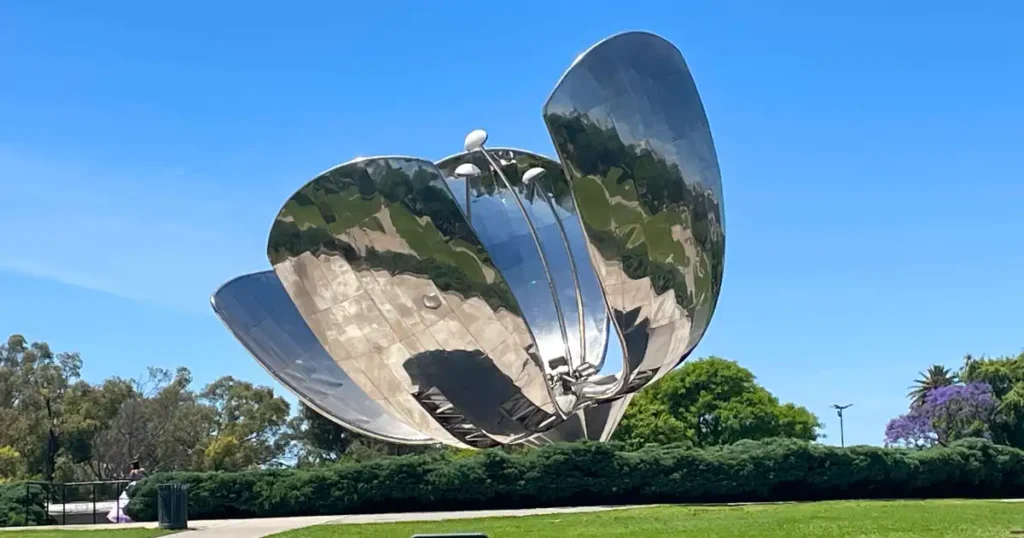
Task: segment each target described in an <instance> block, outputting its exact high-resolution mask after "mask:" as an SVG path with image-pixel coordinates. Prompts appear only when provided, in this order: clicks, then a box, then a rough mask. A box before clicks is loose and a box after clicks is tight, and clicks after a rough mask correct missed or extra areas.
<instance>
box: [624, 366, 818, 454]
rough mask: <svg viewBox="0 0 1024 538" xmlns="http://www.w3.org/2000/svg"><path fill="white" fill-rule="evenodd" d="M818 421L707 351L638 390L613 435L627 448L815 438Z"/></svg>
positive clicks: (804, 410) (803, 409)
mask: <svg viewBox="0 0 1024 538" xmlns="http://www.w3.org/2000/svg"><path fill="white" fill-rule="evenodd" d="M821 427H822V425H821V422H820V421H819V420H818V418H817V417H815V416H814V415H813V414H812V413H811V412H810V411H808V410H807V409H805V408H803V407H800V406H797V405H794V404H791V403H785V404H783V403H779V400H778V398H776V397H775V396H773V395H772V394H771V393H770V392H768V390H767V389H765V388H764V387H762V386H760V385H758V384H757V382H756V380H755V378H754V374H753V373H751V372H750V370H747V369H746V368H743V367H742V366H740V365H739V364H737V363H736V362H735V361H730V360H726V359H722V358H719V357H709V358H706V359H702V360H694V361H688V362H686V363H684V364H683V365H682V366H681V367H679V368H678V369H676V370H674V371H673V372H670V373H669V374H667V375H665V377H663V378H662V379H660V380H658V381H656V382H655V383H654V384H653V385H651V386H649V387H647V388H645V389H643V390H642V391H641V392H640V393H639V394H637V396H636V397H635V398H633V401H632V402H631V404H630V406H629V407H628V408H627V409H626V415H625V417H624V418H623V420H622V424H621V425H620V426H619V429H618V430H617V431H616V434H615V438H616V439H617V440H620V441H623V442H625V443H626V445H627V446H628V447H631V448H639V447H641V446H643V445H646V444H666V443H689V444H692V445H694V446H697V447H706V446H711V445H722V444H729V443H734V442H736V441H739V440H741V439H766V438H770V437H792V438H795V439H805V440H815V439H817V438H818V437H819V434H818V430H819V429H820V428H821Z"/></svg>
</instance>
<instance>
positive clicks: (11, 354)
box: [0, 334, 82, 481]
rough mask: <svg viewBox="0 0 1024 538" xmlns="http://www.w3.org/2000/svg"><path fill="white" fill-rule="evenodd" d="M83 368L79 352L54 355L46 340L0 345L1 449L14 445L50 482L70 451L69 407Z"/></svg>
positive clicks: (10, 341) (21, 338) (18, 338)
mask: <svg viewBox="0 0 1024 538" xmlns="http://www.w3.org/2000/svg"><path fill="white" fill-rule="evenodd" d="M81 370H82V359H81V357H80V356H79V355H78V353H66V352H62V353H54V352H53V351H51V350H50V346H49V345H48V344H46V343H45V342H33V343H32V344H31V345H29V344H28V341H27V340H26V339H25V337H24V336H21V335H18V334H16V335H13V336H11V337H10V338H9V339H8V340H7V343H6V344H4V345H2V346H0V409H2V411H3V412H2V413H0V445H6V444H9V445H13V446H14V447H15V448H16V449H18V450H19V452H21V454H23V455H25V457H26V460H27V463H28V466H29V467H30V471H31V472H32V473H33V474H35V473H40V474H42V475H43V477H44V478H45V479H46V480H47V481H52V480H53V477H54V473H55V471H56V468H57V463H58V459H59V458H60V457H61V456H62V455H63V454H64V452H65V449H66V448H67V443H66V436H67V434H68V433H69V431H71V428H70V426H72V425H73V422H74V417H73V414H72V413H69V412H68V409H66V406H65V404H66V402H67V396H68V393H69V391H70V390H71V389H72V387H74V386H75V384H76V383H77V382H78V380H79V378H80V374H81ZM8 436H9V437H12V438H13V439H12V441H13V442H11V443H8V442H6V439H5V437H8Z"/></svg>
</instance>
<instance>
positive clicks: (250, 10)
mask: <svg viewBox="0 0 1024 538" xmlns="http://www.w3.org/2000/svg"><path fill="white" fill-rule="evenodd" d="M150 4H152V3H148V2H141V3H140V2H89V3H87V4H86V3H82V2H71V1H65V2H16V1H13V0H11V1H4V0H0V249H2V250H0V334H3V335H7V334H10V333H14V332H20V333H23V334H25V335H26V336H27V337H28V338H29V339H32V340H45V341H49V342H50V343H51V345H52V346H54V347H55V348H56V349H57V350H77V351H80V352H81V353H82V355H83V358H84V361H85V375H86V377H87V378H88V379H89V380H91V381H99V380H101V379H103V378H104V377H106V376H110V375H120V376H126V377H133V376H138V375H141V374H142V373H144V372H145V367H146V366H148V365H155V366H161V367H167V368H173V367H176V366H178V365H184V366H187V367H189V368H190V369H191V370H192V371H193V373H194V374H195V377H196V379H197V381H199V382H201V383H205V382H208V381H211V380H212V379H214V378H216V377H218V376H221V375H225V374H231V375H235V376H239V377H242V378H246V379H252V380H255V381H257V382H261V383H271V382H272V381H271V380H270V378H269V377H268V376H267V375H266V374H264V373H263V371H262V370H261V369H260V367H259V366H258V365H257V364H256V363H255V362H254V361H253V360H252V359H251V358H250V357H249V356H248V355H247V354H246V352H245V351H244V350H243V348H242V347H241V345H239V344H238V343H237V342H235V341H234V339H233V338H232V337H231V336H230V335H229V333H228V332H227V330H225V329H224V327H223V326H222V325H221V324H220V323H219V321H218V320H217V319H216V318H215V317H214V315H213V313H212V312H211V310H210V308H209V303H208V297H209V294H210V293H211V292H212V291H213V290H214V289H215V288H216V287H217V286H218V285H219V284H221V283H222V282H224V281H226V280H228V279H230V278H232V277H234V276H236V275H240V274H243V273H247V272H253V271H259V270H263V269H266V268H268V267H269V265H268V262H267V259H266V257H265V242H266V234H267V232H268V230H269V227H270V223H271V219H272V218H273V216H274V215H275V214H276V212H277V210H278V209H279V208H280V204H281V203H282V202H283V201H284V200H285V199H286V198H287V197H288V196H289V195H290V194H291V193H292V192H293V191H294V190H295V189H296V188H297V187H298V186H300V185H301V184H302V183H303V182H304V181H306V180H308V179H309V178H311V177H312V176H313V175H315V174H317V173H318V172H320V171H321V170H323V169H325V168H328V167H330V166H332V165H334V164H337V163H340V162H343V161H346V160H349V159H350V158H352V157H355V156H360V155H362V156H366V155H374V154H408V155H415V156H421V157H425V158H440V157H444V156H446V155H450V154H452V153H455V152H457V151H458V150H459V149H460V148H461V144H462V140H463V137H464V136H465V134H466V133H467V132H468V131H469V130H471V129H474V128H485V129H487V130H488V131H489V132H490V134H491V144H493V145H511V146H517V147H523V148H529V149H533V150H536V151H540V152H543V153H548V154H552V153H553V151H552V149H551V142H550V139H549V137H548V134H547V132H546V130H545V129H544V125H543V122H542V120H541V115H540V110H541V105H542V104H543V102H544V100H545V99H546V98H547V95H548V93H549V92H550V91H551V89H552V88H553V87H554V84H555V82H556V81H557V80H558V77H559V76H560V75H561V73H562V72H563V70H564V69H565V68H566V67H568V65H569V64H570V62H571V61H572V60H573V58H575V56H576V55H577V54H579V53H580V52H582V51H583V50H585V49H586V48H587V47H588V46H589V45H591V44H592V43H594V42H595V41H597V40H599V39H600V38H602V37H605V36H607V35H609V34H612V33H616V32H619V31H623V30H631V29H645V30H650V31H654V32H656V33H659V34H661V35H663V36H665V37H667V38H668V39H669V40H671V41H673V42H674V43H675V44H676V45H677V46H678V47H679V48H680V50H681V51H682V52H683V54H684V56H685V57H686V59H687V61H688V63H689V65H690V68H691V70H692V72H693V75H694V78H695V80H696V82H697V86H698V88H699V90H700V92H701V95H702V98H703V100H704V104H705V107H706V109H707V113H708V116H709V118H710V122H711V126H712V130H713V133H714V137H715V142H716V145H717V149H718V155H719V159H720V161H721V168H722V177H723V181H724V191H725V208H726V215H727V230H726V232H727V238H728V239H727V249H726V250H727V252H726V273H725V283H724V287H723V291H722V296H721V300H720V302H719V307H718V311H717V313H716V315H715V318H714V321H713V322H712V324H711V329H710V331H709V333H708V334H707V337H706V338H705V339H704V341H703V342H702V343H701V345H700V347H699V349H698V352H697V353H698V355H700V356H703V355H709V354H715V355H720V356H724V357H728V358H731V359H735V360H737V361H739V362H740V363H741V364H743V365H744V366H746V367H749V368H750V369H752V370H753V371H754V373H755V374H756V375H757V376H758V379H759V380H760V381H761V382H762V383H763V384H764V385H765V386H766V387H768V389H770V390H771V391H773V392H774V393H775V394H776V395H778V396H779V397H780V398H782V399H783V400H788V401H794V402H796V403H799V404H802V405H805V406H807V407H809V408H810V409H811V410H812V411H813V412H815V413H817V414H818V415H819V416H820V417H821V418H822V419H823V420H824V422H825V423H826V428H825V432H826V434H827V435H828V439H826V441H825V442H829V443H838V440H839V429H838V426H839V424H838V419H837V418H836V417H835V414H834V412H833V411H832V410H831V409H829V407H828V406H829V404H832V403H842V404H846V403H854V404H855V405H854V407H853V408H852V409H850V410H849V411H848V412H847V418H846V439H847V442H848V443H870V444H878V443H880V442H881V439H882V434H883V429H884V426H885V423H886V421H887V420H888V419H889V418H891V417H893V416H895V415H897V414H899V413H901V412H903V411H904V410H905V409H906V404H907V401H906V398H905V393H906V389H907V386H908V385H909V384H910V383H911V381H912V380H913V379H914V378H915V377H916V375H917V372H919V371H921V370H923V369H925V368H926V367H927V366H928V365H930V364H932V363H945V364H947V365H949V366H951V367H957V366H959V364H960V362H961V358H962V357H963V355H964V354H965V353H973V354H976V355H980V354H1008V353H1016V352H1019V351H1020V350H1021V349H1022V348H1024V331H1022V328H1024V307H1022V304H1024V303H1022V297H1024V263H1022V262H1024V235H1022V232H1024V150H1022V146H1024V128H1022V125H1024V104H1022V102H1024V101H1022V96H1024V89H1022V86H1024V34H1022V30H1021V29H1022V28H1024V8H1022V7H1021V6H1024V4H1021V3H1020V2H1005V3H995V2H969V3H965V2H948V3H947V2H935V1H930V2H909V1H908V2H876V1H867V2H806V3H794V2H780V3H766V2H744V3H740V2H706V3H696V2H664V3H653V2H641V1H637V0H631V1H628V2H622V1H613V2H607V1H598V0H590V1H586V2H567V1H564V0H562V1H558V2H554V1H545V2H527V1H517V2H514V3H511V4H506V5H499V4H493V3H487V2H478V3H468V2H466V3H461V2H454V1H445V2H408V3H398V2H389V1H384V0H381V1H374V2H323V3H313V2H285V3H273V4H270V3H266V4H262V3H260V2H226V1H225V2H190V1H177V2H172V3H163V5H165V6H167V7H156V6H155V5H150ZM768 4H770V7H769V5H768Z"/></svg>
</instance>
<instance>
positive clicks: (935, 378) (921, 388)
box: [907, 364, 956, 407]
mask: <svg viewBox="0 0 1024 538" xmlns="http://www.w3.org/2000/svg"><path fill="white" fill-rule="evenodd" d="M918 375H920V376H921V377H919V378H918V379H917V380H916V381H914V386H913V387H911V388H910V392H909V393H907V397H908V398H910V399H911V404H910V405H911V407H917V406H919V405H921V404H923V403H924V398H925V395H926V394H928V391H931V390H934V389H937V388H939V387H948V386H949V385H952V384H953V383H955V382H956V374H954V373H953V372H952V371H950V369H949V368H946V367H945V366H942V365H941V364H933V365H932V366H931V367H930V368H928V370H927V371H925V372H921V373H920V374H918Z"/></svg>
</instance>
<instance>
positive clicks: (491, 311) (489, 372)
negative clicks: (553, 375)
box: [268, 157, 557, 447]
mask: <svg viewBox="0 0 1024 538" xmlns="http://www.w3.org/2000/svg"><path fill="white" fill-rule="evenodd" d="M474 218H476V217H475V216H474ZM268 257H269V258H270V262H271V264H272V265H273V266H274V270H275V271H276V273H277V275H278V277H279V278H280V279H281V282H282V284H283V285H284V288H285V290H286V291H287V292H288V295H289V296H290V297H291V298H292V300H293V301H294V302H295V304H296V306H297V308H298V310H299V312H300V314H301V315H302V317H303V318H304V319H305V320H306V322H307V324H308V325H309V327H310V329H311V330H312V332H313V334H314V335H316V337H317V339H318V340H319V341H320V342H321V344H323V346H324V348H325V349H326V350H327V352H328V353H329V354H330V355H331V357H332V358H333V359H334V360H335V362H337V363H338V364H339V365H340V366H341V368H342V369H343V370H345V371H346V372H348V373H349V375H350V376H351V377H352V379H353V381H354V382H355V383H356V384H357V385H358V386H359V387H360V388H362V389H363V390H365V391H366V392H367V394H369V395H370V396H371V398H373V399H374V400H376V401H378V402H379V403H380V405H381V406H382V407H384V408H385V409H386V410H388V412H390V413H393V414H394V415H395V416H398V417H401V418H402V419H403V420H404V421H406V422H407V423H409V424H410V425H412V426H414V427H416V428H417V429H419V430H421V431H423V432H424V433H426V434H428V435H430V436H431V437H433V438H435V439H438V440H440V441H443V442H448V443H453V442H463V443H466V444H469V445H471V446H478V447H482V446H491V445H493V444H495V443H496V442H500V443H506V442H515V441H516V440H519V439H522V438H524V437H527V436H529V435H531V434H533V433H535V432H536V431H541V430H543V429H545V428H549V427H551V426H553V425H554V422H556V421H557V417H555V415H554V406H553V403H552V389H551V386H550V384H549V383H548V380H547V379H546V377H545V375H544V371H543V370H542V368H541V366H540V365H539V364H538V362H537V361H536V360H535V358H531V357H530V355H529V353H528V351H527V350H528V348H530V346H532V345H533V343H534V337H536V336H537V335H532V334H531V332H530V328H529V327H528V326H527V324H526V322H525V321H524V318H523V313H522V310H521V308H520V302H518V301H517V300H516V298H515V297H514V296H513V294H512V292H511V290H510V288H509V285H508V283H507V280H506V279H505V277H504V276H503V274H502V273H501V272H500V271H499V270H498V269H497V268H496V267H495V264H494V262H493V260H492V258H491V255H490V254H489V253H488V252H487V250H486V249H485V248H484V247H483V245H482V244H481V243H480V240H479V238H478V237H477V235H476V234H475V233H474V231H473V230H472V228H471V227H470V226H469V223H468V222H467V221H466V219H465V217H464V216H463V214H462V211H461V210H460V209H459V207H458V205H457V204H456V202H455V199H454V197H453V196H452V193H451V191H450V190H449V188H448V186H447V184H446V183H445V181H444V179H443V177H442V175H441V172H440V171H439V170H438V169H437V167H436V166H434V164H433V163H430V162H428V161H423V160H420V159H414V158H408V157H375V158H367V159H360V160H356V161H352V162H350V163H346V164H343V165H340V166H338V167H335V168H332V169H331V170H328V171H326V172H324V173H323V174H320V175H319V176H317V177H316V178H315V179H313V180H312V181H310V182H309V183H308V184H306V185H305V186H304V187H303V188H302V189H300V190H299V191H298V192H297V193H295V195H293V196H292V197H291V198H290V199H289V200H288V202H287V203H286V204H285V206H284V208H283V209H282V210H281V212H280V213H279V214H278V217H277V219H276V220H275V222H274V226H273V228H272V230H271V233H270V238H269V241H268Z"/></svg>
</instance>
